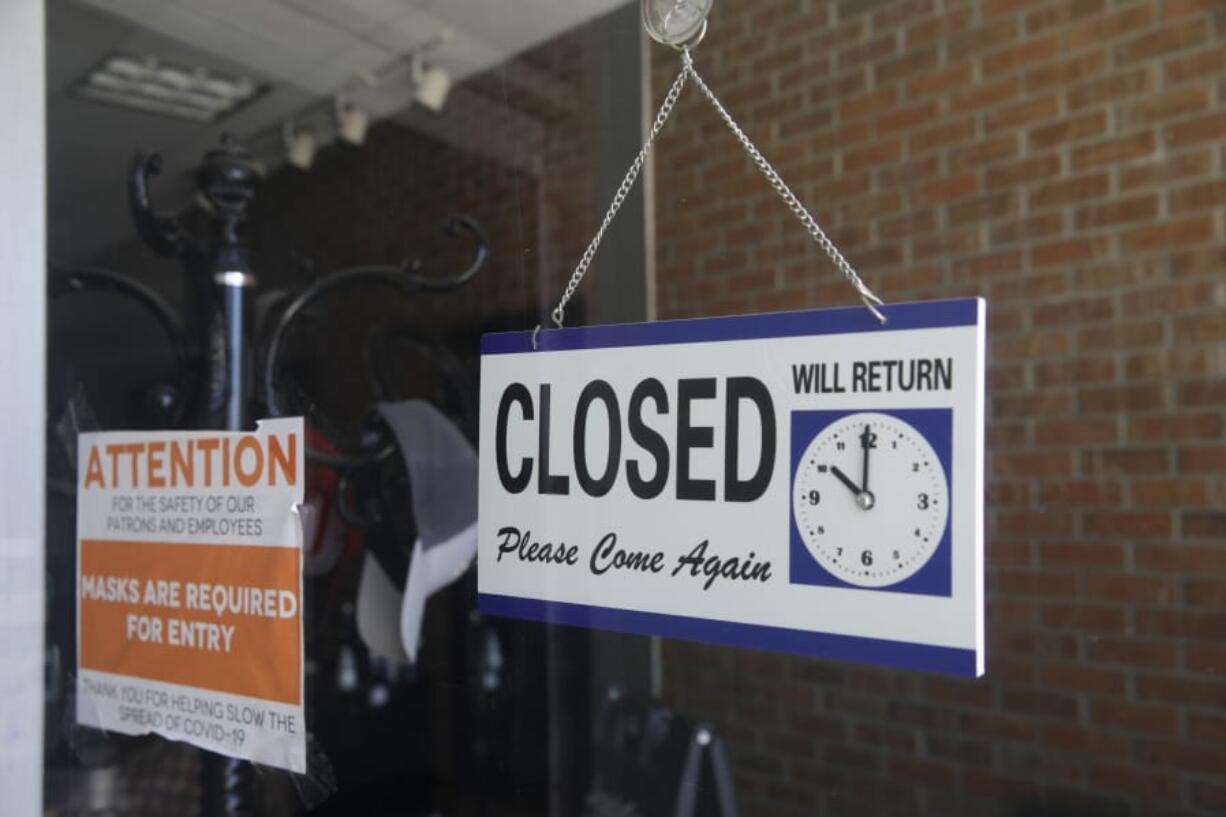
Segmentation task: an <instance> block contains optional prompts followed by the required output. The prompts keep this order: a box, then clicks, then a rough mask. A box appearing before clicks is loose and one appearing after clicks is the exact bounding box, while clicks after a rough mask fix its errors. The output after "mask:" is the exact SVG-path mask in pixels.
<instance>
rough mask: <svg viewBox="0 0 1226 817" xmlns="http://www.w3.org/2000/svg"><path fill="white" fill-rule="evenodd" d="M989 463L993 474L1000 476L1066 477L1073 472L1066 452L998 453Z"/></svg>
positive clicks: (1070, 457) (1070, 456)
mask: <svg viewBox="0 0 1226 817" xmlns="http://www.w3.org/2000/svg"><path fill="white" fill-rule="evenodd" d="M991 461H992V466H993V474H996V475H1000V476H1019V477H1050V476H1067V475H1068V474H1071V473H1072V471H1073V457H1072V453H1071V452H1069V451H1067V450H1058V451H1027V452H1021V453H1013V454H1004V453H998V454H995V455H993V456H992V458H991Z"/></svg>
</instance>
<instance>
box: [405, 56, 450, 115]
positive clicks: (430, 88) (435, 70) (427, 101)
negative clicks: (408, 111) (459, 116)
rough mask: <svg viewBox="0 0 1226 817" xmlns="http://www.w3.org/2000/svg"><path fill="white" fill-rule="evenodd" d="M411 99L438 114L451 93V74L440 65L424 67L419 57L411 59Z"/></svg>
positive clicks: (424, 64)
mask: <svg viewBox="0 0 1226 817" xmlns="http://www.w3.org/2000/svg"><path fill="white" fill-rule="evenodd" d="M412 68H413V85H414V86H415V87H414V90H413V99H414V100H415V101H416V102H417V103H419V104H421V105H424V106H425V107H427V108H429V109H430V110H432V111H434V112H435V113H438V112H439V111H441V110H442V109H443V106H444V105H445V104H447V94H448V92H450V91H451V74H449V73H447V69H446V68H444V67H443V66H441V65H426V63H425V61H424V60H422V59H421V58H420V57H413V59H412Z"/></svg>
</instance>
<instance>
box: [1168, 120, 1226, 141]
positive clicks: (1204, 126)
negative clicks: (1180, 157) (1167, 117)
mask: <svg viewBox="0 0 1226 817" xmlns="http://www.w3.org/2000/svg"><path fill="white" fill-rule="evenodd" d="M1224 132H1226V111H1222V112H1219V113H1213V114H1209V115H1208V116H1201V117H1198V118H1196V119H1190V120H1188V121H1186V122H1179V123H1176V124H1173V125H1167V126H1166V128H1165V129H1164V130H1163V139H1164V140H1165V142H1166V146H1167V147H1168V148H1181V147H1184V146H1186V145H1195V144H1199V143H1201V142H1207V141H1216V140H1218V139H1221V138H1222V133H1224Z"/></svg>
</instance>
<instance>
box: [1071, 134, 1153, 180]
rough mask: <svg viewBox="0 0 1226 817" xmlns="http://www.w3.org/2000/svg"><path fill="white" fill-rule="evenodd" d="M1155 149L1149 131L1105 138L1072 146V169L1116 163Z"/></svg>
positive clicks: (1144, 154) (1151, 152)
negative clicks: (1088, 143) (1087, 143)
mask: <svg viewBox="0 0 1226 817" xmlns="http://www.w3.org/2000/svg"><path fill="white" fill-rule="evenodd" d="M1155 149H1156V143H1155V142H1154V134H1153V133H1152V132H1150V131H1142V132H1141V133H1134V134H1131V135H1128V136H1119V137H1116V138H1114V139H1106V140H1104V141H1101V142H1095V143H1093V144H1090V145H1082V146H1080V147H1076V148H1073V153H1072V158H1073V169H1074V170H1076V171H1082V170H1088V169H1090V168H1094V167H1099V166H1101V165H1105V164H1117V163H1119V162H1125V161H1128V160H1130V159H1137V158H1140V157H1142V156H1149V155H1151V154H1153V153H1154V150H1155Z"/></svg>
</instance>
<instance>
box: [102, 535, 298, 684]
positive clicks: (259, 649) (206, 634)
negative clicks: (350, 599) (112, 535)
mask: <svg viewBox="0 0 1226 817" xmlns="http://www.w3.org/2000/svg"><path fill="white" fill-rule="evenodd" d="M301 569H302V568H301V554H300V551H299V550H298V549H297V548H277V547H251V546H246V545H188V544H167V543H154V542H130V541H113V540H110V541H108V540H99V539H82V540H81V567H80V574H81V596H80V598H81V602H80V603H81V658H80V662H81V664H80V665H81V668H82V669H92V670H100V671H102V672H110V673H114V674H116V675H133V676H136V677H138V678H148V679H151V680H156V681H167V682H170V683H175V684H184V685H186V686H192V687H198V688H200V689H212V690H216V691H218V692H229V693H233V694H235V695H247V696H250V697H253V698H266V699H269V700H274V701H280V702H282V703H287V704H294V705H297V704H299V703H301V698H300V696H301V689H300V687H301V681H302V675H301V672H300V669H299V668H300V667H301V666H302V657H301V655H300V653H299V650H300V648H301V645H300V644H299V641H298V633H299V631H300V627H301V617H302V611H301V609H300V605H299V603H298V577H299V575H300V572H301Z"/></svg>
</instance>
